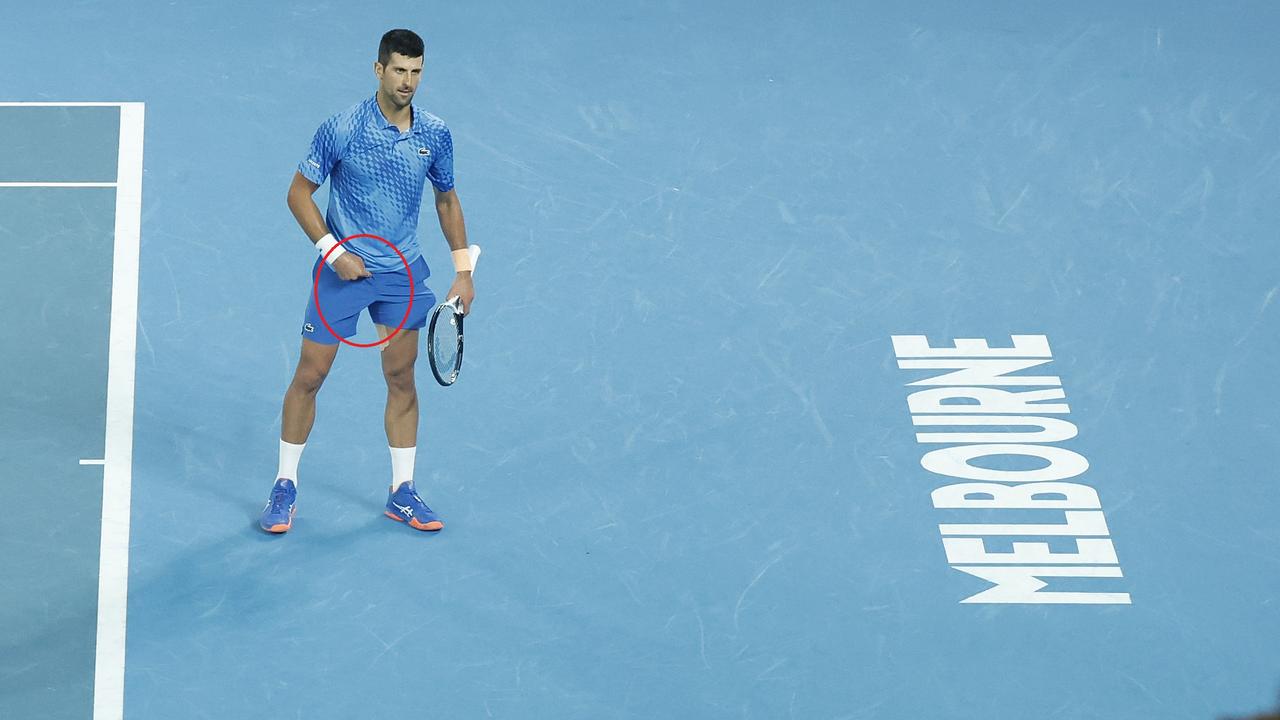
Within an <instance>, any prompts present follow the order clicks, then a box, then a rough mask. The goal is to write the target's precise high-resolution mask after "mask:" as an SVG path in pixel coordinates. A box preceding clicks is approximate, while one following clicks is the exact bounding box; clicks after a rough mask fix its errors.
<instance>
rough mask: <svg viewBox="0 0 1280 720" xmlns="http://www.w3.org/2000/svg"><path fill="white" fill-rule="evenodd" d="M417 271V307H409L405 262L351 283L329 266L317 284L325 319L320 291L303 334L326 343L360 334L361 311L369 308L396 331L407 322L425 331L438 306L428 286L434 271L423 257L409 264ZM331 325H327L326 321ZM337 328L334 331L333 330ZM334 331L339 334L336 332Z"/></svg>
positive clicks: (310, 307)
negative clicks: (317, 304)
mask: <svg viewBox="0 0 1280 720" xmlns="http://www.w3.org/2000/svg"><path fill="white" fill-rule="evenodd" d="M323 262H324V261H323V260H322V259H317V260H316V264H315V266H313V267H312V268H311V277H312V278H315V276H316V268H317V267H319V266H320V264H321V263H323ZM409 269H410V271H411V272H412V273H413V282H414V283H415V285H416V287H415V288H414V289H413V308H412V309H409V276H408V274H406V273H405V271H404V266H403V265H402V266H401V267H400V269H399V270H398V271H395V272H383V273H374V274H373V277H368V278H362V279H360V280H352V281H350V282H347V281H346V280H343V279H342V278H340V277H338V273H336V272H334V271H333V268H331V267H329V266H328V265H325V266H324V268H323V269H322V270H321V271H320V282H319V283H318V284H317V285H316V287H317V288H318V294H319V295H320V309H321V310H324V320H323V321H322V320H321V319H320V312H319V311H318V310H316V294H317V293H312V295H311V297H310V299H309V300H308V301H307V314H306V319H305V320H303V323H302V336H303V337H305V338H307V339H309V340H313V341H315V342H318V343H320V344H322V345H334V344H337V343H338V336H341V337H343V338H350V337H352V336H353V335H355V334H356V325H357V321H358V320H359V319H360V311H361V310H364V309H365V308H369V317H371V318H373V321H374V322H375V323H377V324H378V325H385V326H386V327H388V328H390V329H392V330H394V329H396V328H397V327H400V322H401V321H404V328H403V329H404V330H421V329H422V328H423V327H425V326H426V324H427V317H428V316H429V315H431V311H432V310H433V309H434V308H435V306H436V296H435V294H434V293H432V292H431V289H430V288H428V287H427V277H428V276H430V274H431V271H430V270H429V269H428V268H427V263H426V261H425V260H423V259H422V258H421V257H419V258H418V259H417V260H416V261H414V262H412V263H410V264H409ZM406 309H408V310H409V319H408V320H405V317H404V314H405V310H406ZM326 321H327V322H328V323H329V327H325V322H326ZM329 328H333V332H330V331H329ZM334 333H337V335H335V334H334Z"/></svg>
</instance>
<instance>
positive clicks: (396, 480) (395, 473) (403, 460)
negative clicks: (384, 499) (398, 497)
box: [387, 445, 418, 492]
mask: <svg viewBox="0 0 1280 720" xmlns="http://www.w3.org/2000/svg"><path fill="white" fill-rule="evenodd" d="M387 447H391V446H389V445H388V446H387ZM417 453H418V448H417V447H407V448H398V447H393V448H391V492H395V491H396V490H399V489H400V486H401V485H403V484H405V483H411V482H413V459H414V457H415V456H416V455H417Z"/></svg>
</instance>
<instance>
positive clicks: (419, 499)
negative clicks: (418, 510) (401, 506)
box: [409, 486, 426, 506]
mask: <svg viewBox="0 0 1280 720" xmlns="http://www.w3.org/2000/svg"><path fill="white" fill-rule="evenodd" d="M409 497H411V498H413V501H414V502H416V503H418V504H419V505H422V506H426V503H425V502H423V501H422V496H421V495H418V490H417V488H414V487H412V486H410V487H409Z"/></svg>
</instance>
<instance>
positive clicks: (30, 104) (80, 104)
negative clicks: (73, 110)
mask: <svg viewBox="0 0 1280 720" xmlns="http://www.w3.org/2000/svg"><path fill="white" fill-rule="evenodd" d="M141 104H142V103H127V102H12V101H10V102H0V107H124V106H125V105H141Z"/></svg>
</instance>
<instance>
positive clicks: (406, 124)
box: [377, 92, 413, 132]
mask: <svg viewBox="0 0 1280 720" xmlns="http://www.w3.org/2000/svg"><path fill="white" fill-rule="evenodd" d="M377 100H378V109H379V110H381V111H382V116H383V117H384V118H386V119H387V122H389V123H391V124H393V125H395V126H396V127H398V128H400V129H401V130H402V131H404V132H408V131H409V128H410V127H412V125H413V106H412V105H405V106H404V107H402V108H399V109H397V108H396V106H395V105H393V104H391V102H390V101H389V100H387V99H386V98H384V97H383V96H382V93H381V92H379V93H378V95H377Z"/></svg>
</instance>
